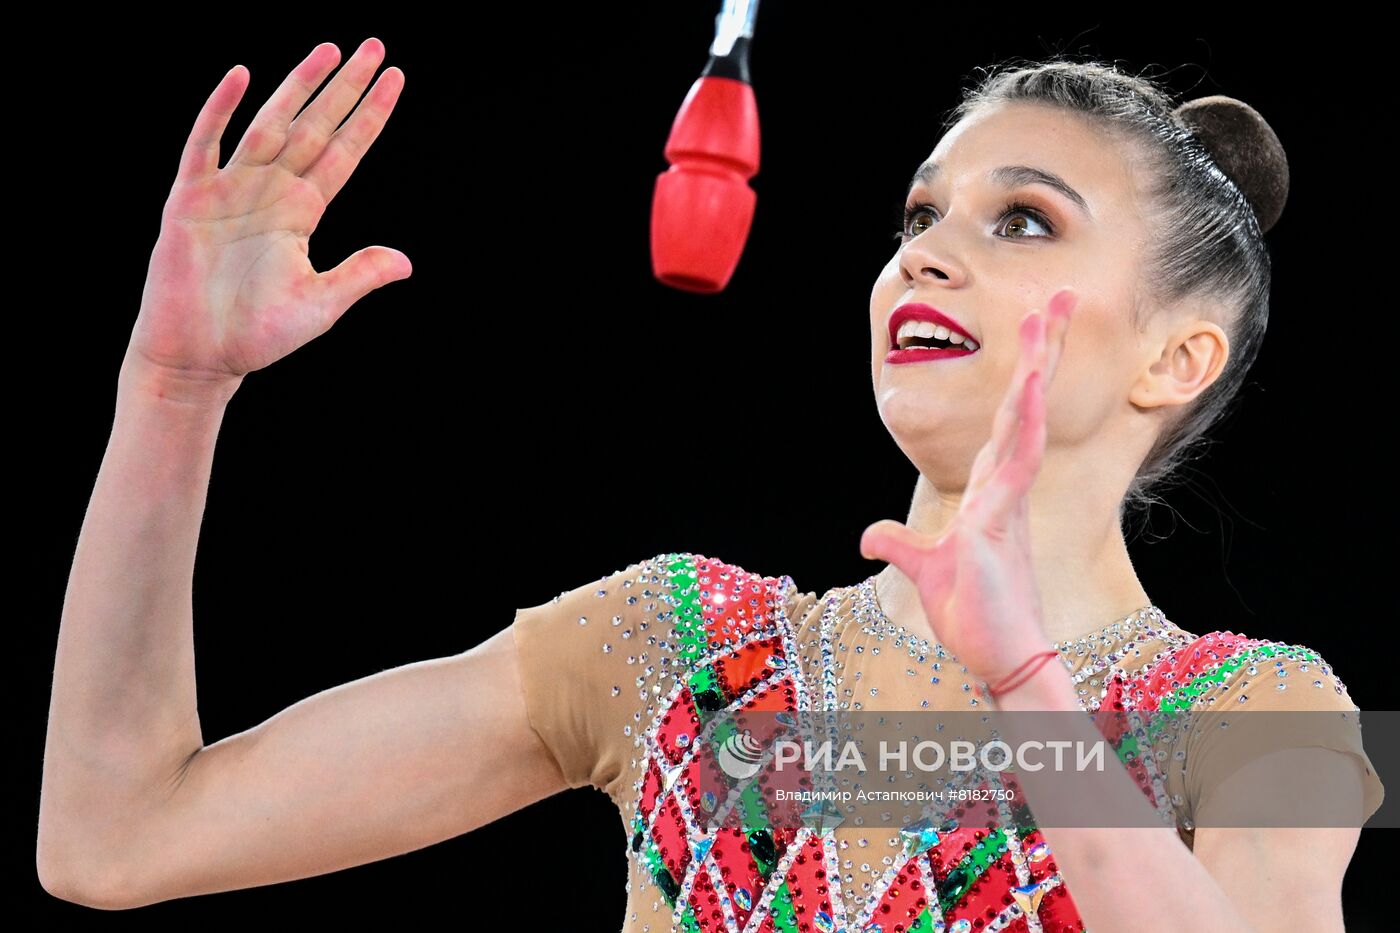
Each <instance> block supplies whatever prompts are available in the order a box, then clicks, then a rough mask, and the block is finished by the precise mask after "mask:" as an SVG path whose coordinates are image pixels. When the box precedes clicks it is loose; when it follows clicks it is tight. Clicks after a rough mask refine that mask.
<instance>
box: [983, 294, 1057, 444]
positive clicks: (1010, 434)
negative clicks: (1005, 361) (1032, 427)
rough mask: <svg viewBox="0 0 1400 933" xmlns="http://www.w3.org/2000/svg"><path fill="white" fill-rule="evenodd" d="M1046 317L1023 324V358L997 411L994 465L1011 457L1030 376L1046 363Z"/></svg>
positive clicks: (1036, 314)
mask: <svg viewBox="0 0 1400 933" xmlns="http://www.w3.org/2000/svg"><path fill="white" fill-rule="evenodd" d="M1045 324H1046V322H1045V315H1044V314H1042V313H1041V312H1039V311H1032V312H1031V313H1030V314H1029V315H1027V316H1026V318H1025V320H1024V321H1022V322H1021V333H1020V337H1021V355H1020V357H1019V359H1017V361H1016V371H1015V373H1014V374H1013V375H1012V377H1011V385H1010V386H1009V387H1008V388H1007V390H1006V395H1005V396H1004V397H1003V398H1002V401H1001V405H1000V407H999V408H998V409H997V414H996V421H995V422H994V424H993V426H992V436H993V437H994V438H995V445H996V446H995V448H994V449H995V456H994V458H993V463H995V464H997V465H1000V464H1002V463H1004V462H1006V459H1007V457H1009V456H1010V455H1011V447H1012V445H1013V443H1014V439H1015V436H1016V429H1017V427H1018V425H1019V423H1020V411H1021V402H1022V399H1023V395H1024V391H1025V383H1026V379H1027V377H1029V376H1030V374H1031V373H1032V372H1033V371H1035V370H1036V368H1037V366H1038V365H1039V364H1040V363H1041V362H1042V355H1043V354H1042V351H1043V349H1044V346H1045Z"/></svg>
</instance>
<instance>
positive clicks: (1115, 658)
mask: <svg viewBox="0 0 1400 933" xmlns="http://www.w3.org/2000/svg"><path fill="white" fill-rule="evenodd" d="M873 584H874V578H873V577H870V578H868V579H866V580H864V581H862V582H861V583H859V584H855V585H852V586H845V587H837V588H834V589H831V590H829V591H827V592H826V593H824V594H821V595H820V596H819V595H818V594H816V593H814V592H802V591H800V590H799V589H798V588H797V587H796V585H795V584H794V581H793V579H792V578H791V577H788V576H779V577H773V576H764V575H760V574H756V573H750V572H747V571H745V570H744V569H743V568H741V567H738V566H735V565H731V564H726V563H724V562H722V561H720V560H717V559H714V558H709V557H705V556H703V555H699V554H693V553H665V554H659V555H656V556H655V557H651V558H648V559H646V560H643V561H639V562H638V563H635V564H632V565H630V566H629V567H627V568H625V569H623V570H621V571H617V572H615V573H612V574H610V575H607V576H604V577H603V578H601V579H599V580H597V581H594V582H591V583H587V584H584V585H582V586H579V587H577V588H575V589H572V590H568V591H565V592H563V593H561V594H560V595H559V596H557V597H555V598H554V599H553V600H550V601H549V602H546V603H543V604H541V605H537V606H533V607H529V608H525V609H520V610H519V611H518V612H517V614H516V617H515V620H514V623H513V625H512V630H513V633H514V638H515V643H516V647H517V658H518V663H519V668H520V675H521V682H522V686H523V690H524V694H525V699H526V705H527V711H528V715H529V719H530V723H531V725H532V727H533V728H534V729H535V731H536V732H537V733H538V734H539V736H540V737H541V739H542V740H543V741H544V743H545V744H546V745H547V746H548V748H549V749H550V751H551V752H552V753H553V755H554V757H555V759H556V760H557V761H558V763H559V766H560V769H561V771H562V772H563V774H564V776H565V777H566V779H567V780H568V782H569V784H570V786H571V787H583V786H592V787H596V788H598V789H600V790H602V791H604V792H605V793H607V794H608V795H609V796H610V797H611V798H612V800H613V801H614V803H615V804H616V805H617V808H618V812H619V814H620V815H621V818H622V823H623V828H624V835H623V836H622V837H620V841H625V845H626V850H627V859H628V865H629V880H628V883H627V892H628V902H627V909H626V914H625V917H624V920H623V924H622V928H623V930H624V933H648V931H667V930H681V931H688V933H690V931H704V933H719V931H726V933H777V931H818V933H827V931H841V930H845V931H849V933H857V931H859V933H867V931H868V933H876V931H878V933H896V931H898V933H970V931H974V930H976V931H995V930H1014V931H1042V930H1044V931H1081V930H1083V929H1084V925H1083V923H1082V921H1081V920H1080V917H1079V914H1078V912H1077V910H1076V908H1075V905H1074V901H1073V898H1072V896H1071V895H1070V892H1069V890H1068V886H1067V885H1066V883H1065V882H1064V880H1063V878H1062V877H1061V876H1060V874H1059V872H1058V870H1057V866H1056V863H1055V857H1054V854H1053V853H1052V852H1051V851H1050V848H1049V846H1048V844H1047V843H1046V841H1045V840H1044V839H1043V838H1042V836H1041V834H1040V832H1039V831H1038V830H1033V831H1031V832H1029V833H1019V832H1018V831H1017V830H1016V829H1014V828H1011V829H1007V828H1001V829H988V828H986V827H980V828H979V827H972V826H968V827H963V828H958V829H956V830H954V831H953V832H944V833H941V834H926V835H925V836H923V837H917V836H915V835H911V833H910V832H906V831H902V830H897V829H889V828H874V829H871V828H867V827H865V826H859V825H851V824H848V823H847V824H839V825H837V826H835V827H834V828H830V827H825V826H822V827H809V828H800V829H791V830H766V829H753V830H749V831H745V830H744V829H742V828H739V829H735V828H726V827H721V828H719V829H712V830H711V831H707V830H706V829H705V828H704V827H703V826H702V823H701V820H700V818H699V817H700V814H701V807H702V805H703V801H702V800H701V799H700V796H701V795H700V794H699V793H698V789H697V782H696V781H695V779H694V774H693V773H692V772H691V771H690V770H688V769H689V767H690V765H691V760H690V756H688V755H687V747H688V745H689V739H690V734H689V733H691V732H692V731H693V730H694V728H695V727H699V726H700V724H701V722H702V718H703V715H704V713H702V710H708V711H714V710H716V709H725V708H728V709H733V708H736V707H740V706H746V707H747V706H749V705H765V704H766V705H767V707H769V708H786V709H792V710H799V709H801V710H822V709H825V710H834V709H841V710H891V711H897V710H935V711H955V710H956V711H962V710H968V709H970V708H974V707H976V706H977V704H978V702H979V700H978V698H977V694H976V692H975V690H974V689H973V687H974V678H973V676H972V675H971V674H969V672H968V670H967V668H966V667H964V666H963V665H962V664H960V663H959V662H958V661H957V659H956V658H955V657H953V656H952V655H950V654H949V653H948V652H947V651H946V650H945V649H944V648H943V647H942V646H941V645H937V644H930V643H928V642H926V641H923V640H921V639H918V638H915V637H914V636H913V635H911V634H909V633H906V632H905V631H904V630H902V629H899V628H896V627H895V626H894V625H893V624H892V623H890V622H889V620H888V619H887V618H886V617H885V616H884V614H883V612H881V610H880V606H879V604H878V601H877V600H876V598H875V592H874V585H873ZM1055 647H1056V648H1057V649H1058V650H1059V651H1060V654H1061V659H1062V661H1063V662H1064V665H1065V668H1066V671H1067V676H1069V677H1071V678H1072V680H1073V682H1074V683H1075V684H1076V686H1077V691H1078V694H1079V696H1080V703H1081V705H1082V706H1083V707H1084V708H1085V709H1086V710H1095V709H1098V708H1100V704H1105V706H1104V708H1108V707H1107V705H1106V704H1108V703H1115V704H1116V703H1121V702H1124V701H1125V700H1126V702H1127V703H1128V704H1129V705H1130V706H1134V707H1137V708H1143V709H1157V708H1166V707H1169V706H1171V705H1173V704H1175V705H1178V706H1180V705H1188V706H1197V705H1199V706H1202V707H1206V706H1215V708H1220V707H1224V706H1227V705H1228V706H1229V707H1230V708H1232V709H1233V708H1240V707H1245V708H1251V709H1255V708H1274V709H1285V708H1286V709H1319V710H1354V709H1355V708H1356V707H1355V704H1353V703H1352V701H1351V697H1350V695H1349V694H1348V693H1347V691H1346V688H1345V686H1344V684H1343V683H1342V682H1341V680H1340V679H1339V678H1338V677H1337V676H1336V674H1335V673H1334V672H1333V671H1332V670H1331V668H1330V667H1329V666H1328V665H1327V663H1326V662H1325V661H1324V660H1323V659H1321V658H1320V657H1318V656H1317V655H1316V653H1314V652H1312V651H1310V650H1309V649H1307V648H1305V647H1303V646H1300V645H1285V644H1282V643H1277V642H1269V641H1262V640H1258V639H1252V638H1246V637H1245V636H1243V635H1239V634H1235V633H1231V632H1212V633H1210V634H1207V635H1204V636H1197V635H1194V634H1191V633H1189V632H1187V631H1184V630H1183V629H1181V628H1179V627H1178V626H1176V625H1175V624H1173V623H1172V622H1170V621H1169V620H1168V619H1167V618H1166V617H1165V615H1164V614H1163V613H1162V612H1161V611H1160V610H1158V609H1157V608H1156V607H1145V608H1144V609H1142V610H1139V611H1138V612H1136V613H1134V614H1132V615H1130V616H1128V617H1127V618H1125V619H1120V620H1117V621H1115V622H1113V623H1112V624H1110V625H1108V626H1105V627H1104V628H1102V629H1100V630H1099V631H1097V632H1094V633H1092V634H1090V635H1088V636H1086V637H1084V638H1082V639H1079V640H1077V641H1074V642H1066V643H1063V644H1060V645H1056V646H1055ZM1261 671H1262V673H1261ZM1266 678H1267V679H1266ZM1220 731H1221V730H1212V731H1205V732H1202V733H1200V735H1201V738H1199V739H1197V738H1193V739H1192V740H1191V742H1192V744H1191V746H1190V747H1189V748H1186V749H1182V750H1181V751H1179V752H1178V753H1177V757H1178V758H1180V759H1181V760H1182V761H1184V764H1183V765H1182V766H1181V767H1179V768H1176V769H1172V768H1167V769H1166V775H1165V785H1164V787H1163V788H1162V790H1161V795H1162V796H1163V798H1164V802H1167V801H1169V802H1168V803H1166V805H1168V806H1170V807H1172V810H1173V812H1174V813H1175V814H1176V825H1177V830H1178V833H1179V834H1180V835H1181V837H1182V839H1183V841H1184V842H1186V844H1187V845H1190V844H1191V842H1192V837H1193V833H1194V824H1193V822H1192V815H1193V813H1194V812H1195V808H1196V807H1197V806H1198V805H1199V803H1200V800H1201V794H1202V792H1203V789H1207V788H1209V787H1211V786H1213V784H1214V782H1215V781H1216V780H1218V779H1219V778H1220V777H1222V776H1224V775H1225V774H1228V773H1229V772H1230V771H1232V770H1233V769H1235V768H1238V767H1239V766H1240V765H1242V764H1244V763H1245V762H1244V760H1242V759H1241V754H1243V753H1242V752H1239V751H1238V750H1237V749H1234V748H1233V747H1232V745H1231V743H1230V742H1229V741H1227V740H1225V739H1219V738H1216V736H1215V733H1218V732H1220ZM1336 747H1337V749H1338V750H1339V751H1342V752H1344V753H1347V754H1351V755H1354V756H1356V757H1357V758H1358V759H1359V760H1360V761H1361V763H1362V765H1363V768H1364V771H1365V806H1366V810H1365V814H1366V816H1367V817H1369V816H1370V815H1371V813H1373V812H1374V811H1375V810H1376V808H1377V807H1379V805H1380V802H1381V798H1382V797H1383V794H1384V790H1383V787H1382V785H1381V782H1380V780H1379V779H1378V778H1377V776H1376V774H1375V770H1374V768H1373V767H1372V766H1371V762H1370V760H1369V759H1368V758H1367V757H1366V753H1365V751H1364V750H1363V749H1362V747H1361V744H1360V739H1359V735H1358V736H1357V737H1356V738H1355V739H1354V740H1353V739H1350V738H1343V739H1339V740H1338V741H1337V742H1336Z"/></svg>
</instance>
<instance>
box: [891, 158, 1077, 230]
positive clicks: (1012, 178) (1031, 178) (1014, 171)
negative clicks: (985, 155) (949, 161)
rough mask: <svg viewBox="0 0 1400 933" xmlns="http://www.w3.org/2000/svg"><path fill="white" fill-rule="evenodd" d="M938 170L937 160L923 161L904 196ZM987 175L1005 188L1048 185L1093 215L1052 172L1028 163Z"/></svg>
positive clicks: (1061, 179) (1004, 167) (930, 181)
mask: <svg viewBox="0 0 1400 933" xmlns="http://www.w3.org/2000/svg"><path fill="white" fill-rule="evenodd" d="M938 170H939V165H938V163H937V162H925V163H924V164H923V165H920V166H919V170H918V171H917V172H915V173H914V178H913V179H912V180H911V181H910V182H909V190H908V191H906V192H904V197H905V198H906V199H907V198H908V197H909V194H910V192H912V191H913V190H914V186H915V185H917V184H919V183H920V182H923V183H924V184H926V185H928V184H932V183H933V179H934V178H935V177H937V175H938ZM987 177H988V178H989V179H991V181H992V182H993V183H994V184H997V185H1000V186H1001V187H1002V188H1007V189H1010V188H1019V187H1021V186H1022V185H1037V184H1039V185H1049V186H1050V187H1051V188H1054V189H1055V190H1056V191H1058V192H1060V194H1062V195H1064V196H1065V197H1066V198H1068V199H1069V200H1070V201H1071V202H1073V203H1074V206H1075V207H1077V208H1079V209H1080V210H1081V211H1082V212H1083V213H1084V216H1085V217H1093V216H1094V215H1093V214H1092V213H1091V212H1090V211H1089V202H1088V201H1086V200H1085V199H1084V195H1082V194H1080V193H1079V192H1078V191H1075V190H1074V189H1073V188H1071V187H1070V185H1069V182H1067V181H1065V180H1064V179H1063V178H1061V177H1060V176H1059V175H1056V174H1055V173H1054V172H1047V171H1045V170H1044V169H1039V168H1035V167H1033V166H1030V165H1002V166H999V167H998V168H994V169H992V170H991V171H990V172H988V173H987Z"/></svg>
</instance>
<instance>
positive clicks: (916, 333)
mask: <svg viewBox="0 0 1400 933" xmlns="http://www.w3.org/2000/svg"><path fill="white" fill-rule="evenodd" d="M913 337H924V338H929V337H932V338H934V339H936V340H947V341H948V342H950V343H952V344H954V345H957V344H961V345H962V346H963V347H964V348H965V349H967V350H976V349H978V347H979V346H980V345H979V344H978V343H977V341H975V340H973V339H972V338H971V337H964V336H963V335H962V334H959V333H958V332H956V331H952V330H949V329H948V328H946V327H944V326H943V325H941V324H934V323H933V322H932V321H913V320H911V321H905V322H904V323H903V324H901V325H899V332H898V333H897V334H896V335H895V346H897V347H904V346H906V345H907V342H908V341H909V340H910V339H911V338H913Z"/></svg>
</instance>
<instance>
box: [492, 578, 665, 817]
mask: <svg viewBox="0 0 1400 933" xmlns="http://www.w3.org/2000/svg"><path fill="white" fill-rule="evenodd" d="M667 563H668V560H667V555H657V556H655V557H651V558H647V559H645V560H641V561H638V562H636V563H633V564H630V565H628V566H627V567H625V568H623V569H622V570H618V571H614V572H612V573H610V574H605V575H603V576H602V577H600V578H598V579H597V580H594V581H590V582H588V583H584V584H582V585H579V586H577V587H575V588H573V589H570V590H566V591H564V592H562V593H560V594H559V595H558V596H556V597H554V598H553V599H551V600H549V601H548V602H545V603H541V604H539V605H536V606H530V607H527V608H523V609H518V610H517V611H516V614H515V619H514V621H513V622H512V623H511V631H512V634H513V637H514V639H515V656H516V664H517V667H518V670H519V674H520V683H521V686H522V689H523V692H524V696H525V707H526V712H527V715H528V718H529V721H530V726H531V727H532V728H533V729H534V730H535V732H536V734H538V735H539V737H540V739H541V740H542V741H543V742H544V744H545V745H546V747H548V749H549V751H550V752H551V753H552V754H553V756H554V758H555V760H556V761H557V762H558V763H559V769H560V771H561V772H562V773H563V775H564V777H565V779H566V780H567V781H568V782H569V786H570V787H585V786H592V787H596V788H598V789H599V790H603V791H605V792H607V793H609V794H610V795H613V796H616V791H617V790H618V789H619V787H620V782H621V781H622V779H623V776H624V774H625V773H626V771H627V768H628V765H629V764H630V763H631V761H632V759H633V757H634V756H635V755H636V754H637V752H636V750H635V748H634V745H635V743H634V738H635V736H636V735H637V734H638V733H639V731H640V729H641V728H642V723H641V720H642V716H643V713H642V709H643V706H644V703H645V700H646V694H647V691H648V689H649V685H650V683H651V680H652V679H653V678H654V675H655V673H656V665H658V664H660V663H661V661H660V657H659V651H660V650H663V649H664V643H662V642H661V640H660V639H658V637H657V629H658V626H657V624H656V620H657V616H658V614H659V613H665V612H666V611H667V606H666V603H665V598H664V597H665V595H666V592H667V588H666V585H665V580H666V576H667ZM663 618H664V616H663ZM649 668H650V671H649V670H648V669H649Z"/></svg>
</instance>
